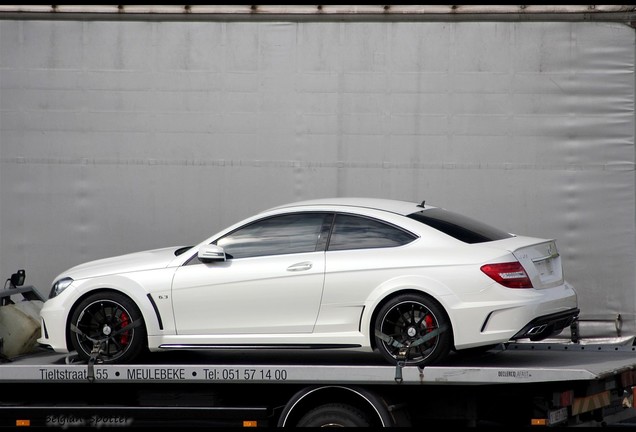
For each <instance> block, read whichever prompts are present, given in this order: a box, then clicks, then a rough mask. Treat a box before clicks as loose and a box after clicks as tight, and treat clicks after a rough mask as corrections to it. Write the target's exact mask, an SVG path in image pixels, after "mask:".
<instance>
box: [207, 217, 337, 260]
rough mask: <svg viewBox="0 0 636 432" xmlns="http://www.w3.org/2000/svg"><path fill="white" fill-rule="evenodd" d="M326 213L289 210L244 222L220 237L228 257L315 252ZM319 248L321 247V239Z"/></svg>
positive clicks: (219, 242)
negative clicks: (284, 212) (291, 211)
mask: <svg viewBox="0 0 636 432" xmlns="http://www.w3.org/2000/svg"><path fill="white" fill-rule="evenodd" d="M328 216H329V217H331V215H330V214H328V213H291V214H286V215H281V216H273V217H270V218H267V219H262V220H259V221H256V222H253V223H251V224H249V225H246V226H244V227H242V228H239V229H238V230H236V231H234V232H232V233H230V234H228V235H226V236H225V237H223V238H221V239H219V240H218V241H217V242H216V244H217V245H218V246H221V247H222V248H223V249H224V250H225V253H226V255H227V257H228V258H233V259H236V258H250V257H259V256H266V255H284V254H293V253H304V252H314V251H316V250H319V249H321V246H319V239H320V237H321V233H323V222H324V221H325V218H327V217H328ZM320 244H322V249H324V243H322V242H321V243H320Z"/></svg>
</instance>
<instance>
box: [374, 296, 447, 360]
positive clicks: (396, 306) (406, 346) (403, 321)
mask: <svg viewBox="0 0 636 432" xmlns="http://www.w3.org/2000/svg"><path fill="white" fill-rule="evenodd" d="M374 329H375V338H376V346H377V347H378V350H379V351H380V353H381V354H382V355H383V356H384V358H385V359H386V360H387V361H389V362H390V363H393V364H396V363H397V362H398V360H400V359H401V354H402V353H401V352H400V351H401V350H402V351H403V352H404V351H405V352H406V355H405V357H404V358H403V359H402V360H403V361H404V364H405V365H414V366H425V365H430V364H434V363H437V362H439V361H441V360H443V359H444V358H446V356H447V355H448V353H449V352H450V349H451V346H452V332H451V328H450V321H449V320H448V318H447V316H446V313H445V312H444V311H443V309H442V308H441V307H440V306H439V305H438V304H437V303H436V302H435V301H433V300H431V299H430V298H429V297H426V296H424V295H421V294H402V295H399V296H397V297H394V298H392V299H391V300H389V301H388V302H387V303H386V304H385V305H384V306H382V308H381V309H380V310H379V311H378V314H377V315H376V318H375V326H374Z"/></svg>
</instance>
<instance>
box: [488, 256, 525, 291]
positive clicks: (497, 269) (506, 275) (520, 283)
mask: <svg viewBox="0 0 636 432" xmlns="http://www.w3.org/2000/svg"><path fill="white" fill-rule="evenodd" d="M481 271H483V272H484V273H486V275H488V276H489V277H490V278H491V279H492V280H494V281H495V282H497V283H499V284H501V285H503V286H505V287H507V288H532V282H531V281H530V278H529V277H528V274H527V273H526V271H525V270H524V268H523V266H522V265H521V263H520V262H519V261H514V262H507V263H498V264H485V265H483V266H481Z"/></svg>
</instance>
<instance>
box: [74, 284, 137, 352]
mask: <svg viewBox="0 0 636 432" xmlns="http://www.w3.org/2000/svg"><path fill="white" fill-rule="evenodd" d="M70 324H71V327H70V332H71V342H72V344H73V347H74V348H75V350H76V351H77V354H78V355H79V357H80V358H81V359H82V360H85V361H87V360H88V359H89V358H90V356H91V351H92V350H93V347H94V346H95V341H100V342H99V343H100V355H99V359H100V360H101V361H102V362H104V363H128V362H131V361H133V360H134V359H135V358H136V357H137V356H138V355H139V354H141V352H142V351H143V349H144V348H145V345H146V328H145V325H144V323H143V318H142V316H141V313H140V312H139V309H138V308H137V306H136V305H135V304H134V303H133V302H132V301H131V300H130V299H129V298H128V297H126V296H123V295H121V294H118V293H114V292H100V293H97V294H93V295H91V296H89V297H87V298H85V299H84V300H82V301H81V302H80V303H79V304H78V305H77V306H76V307H75V309H74V311H73V314H72V316H71V321H70Z"/></svg>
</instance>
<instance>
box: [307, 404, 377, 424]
mask: <svg viewBox="0 0 636 432" xmlns="http://www.w3.org/2000/svg"><path fill="white" fill-rule="evenodd" d="M296 426H297V427H370V426H371V423H370V421H369V419H368V418H367V415H366V414H365V413H363V412H362V411H360V410H359V409H357V408H355V407H353V406H351V405H347V404H341V403H330V404H325V405H321V406H319V407H316V408H314V409H312V410H311V411H309V412H308V413H307V414H305V415H304V416H303V417H302V418H301V419H300V420H299V421H298V424H297V425H296Z"/></svg>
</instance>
